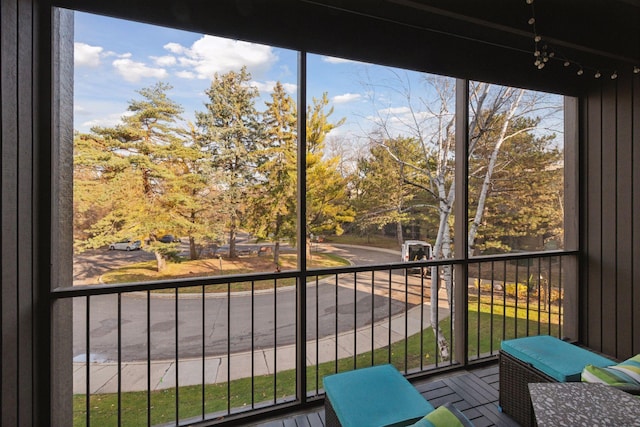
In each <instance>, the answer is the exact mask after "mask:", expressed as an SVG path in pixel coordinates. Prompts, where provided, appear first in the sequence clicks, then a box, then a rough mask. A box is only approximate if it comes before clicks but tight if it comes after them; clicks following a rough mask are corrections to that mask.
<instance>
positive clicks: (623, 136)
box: [612, 74, 633, 357]
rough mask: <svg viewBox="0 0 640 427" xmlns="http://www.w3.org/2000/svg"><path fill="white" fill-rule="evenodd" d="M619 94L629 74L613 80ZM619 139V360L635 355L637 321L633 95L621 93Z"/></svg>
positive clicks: (618, 104)
mask: <svg viewBox="0 0 640 427" xmlns="http://www.w3.org/2000/svg"><path fill="white" fill-rule="evenodd" d="M612 83H613V84H614V85H615V87H616V90H617V89H618V88H625V87H630V86H631V83H632V82H631V75H630V74H625V75H623V76H621V77H620V78H619V79H618V80H613V81H612ZM617 94H618V99H617V104H616V127H617V128H616V135H617V142H618V144H617V150H616V153H617V160H616V163H617V167H616V172H617V176H616V182H617V204H618V205H617V208H616V226H617V232H616V235H617V238H616V240H617V242H618V245H617V248H616V283H617V286H616V337H617V341H616V345H617V347H616V353H615V356H616V357H619V355H623V354H624V355H627V354H631V352H632V346H633V345H632V344H633V339H632V333H631V328H630V327H629V326H630V325H631V324H632V321H631V322H630V321H629V320H630V319H629V316H631V319H633V306H632V300H631V298H629V295H631V294H632V289H633V280H632V279H633V278H632V268H633V241H632V239H631V238H630V237H631V236H633V205H632V198H631V195H632V192H633V164H632V161H633V156H632V155H631V153H633V146H632V131H631V129H632V126H633V122H632V111H631V91H630V90H619V91H617Z"/></svg>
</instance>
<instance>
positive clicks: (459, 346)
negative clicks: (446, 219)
mask: <svg viewBox="0 0 640 427" xmlns="http://www.w3.org/2000/svg"><path fill="white" fill-rule="evenodd" d="M455 132H456V154H455V156H456V161H455V164H456V171H455V186H456V188H455V192H456V196H455V197H456V202H455V204H454V213H455V218H456V221H455V224H454V233H455V234H454V235H455V236H460V237H457V238H456V254H455V255H456V258H460V259H463V260H464V261H465V262H463V263H461V264H456V265H455V267H454V269H455V270H454V271H455V274H454V277H455V281H454V290H453V295H454V298H453V301H454V307H453V315H454V316H455V318H454V323H453V336H454V341H453V350H454V354H455V357H456V360H457V361H458V362H459V363H460V364H462V365H463V366H466V365H467V362H468V352H467V346H468V345H467V335H468V333H467V332H468V331H467V329H468V323H467V305H468V302H467V301H468V292H467V290H468V281H467V280H468V279H467V276H468V260H469V246H468V239H467V236H468V234H469V230H468V225H467V224H468V222H467V213H468V211H469V210H468V209H467V193H468V189H467V187H468V185H467V184H468V182H467V181H468V169H469V80H465V79H456V131H455Z"/></svg>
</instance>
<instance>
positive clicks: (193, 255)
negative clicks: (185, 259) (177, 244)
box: [189, 236, 200, 261]
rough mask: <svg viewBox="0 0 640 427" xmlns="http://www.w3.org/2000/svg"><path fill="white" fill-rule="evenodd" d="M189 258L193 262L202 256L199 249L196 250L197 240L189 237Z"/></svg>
mask: <svg viewBox="0 0 640 427" xmlns="http://www.w3.org/2000/svg"><path fill="white" fill-rule="evenodd" d="M189 258H190V259H191V260H192V261H195V260H197V259H198V258H200V254H199V253H198V249H197V248H196V239H194V237H193V236H189Z"/></svg>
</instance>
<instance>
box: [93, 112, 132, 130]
mask: <svg viewBox="0 0 640 427" xmlns="http://www.w3.org/2000/svg"><path fill="white" fill-rule="evenodd" d="M130 114H131V112H127V113H126V114H122V113H117V114H109V115H107V116H105V117H101V118H98V119H93V120H88V121H86V122H84V123H82V124H81V127H83V128H86V129H91V128H93V127H96V126H99V127H114V126H117V125H119V124H122V116H124V115H130Z"/></svg>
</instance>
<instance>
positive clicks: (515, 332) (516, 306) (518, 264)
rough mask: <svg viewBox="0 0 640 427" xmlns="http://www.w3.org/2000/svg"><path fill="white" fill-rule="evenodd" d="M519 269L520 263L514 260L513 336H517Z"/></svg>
mask: <svg viewBox="0 0 640 427" xmlns="http://www.w3.org/2000/svg"><path fill="white" fill-rule="evenodd" d="M519 270H520V263H518V262H517V261H516V278H515V279H516V291H515V293H516V298H515V300H516V304H515V316H514V317H513V320H514V322H515V325H514V328H513V337H514V338H518V299H519V298H520V295H519V294H518V272H519Z"/></svg>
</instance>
